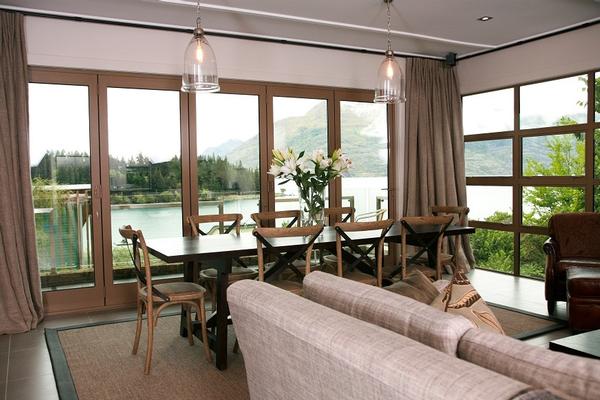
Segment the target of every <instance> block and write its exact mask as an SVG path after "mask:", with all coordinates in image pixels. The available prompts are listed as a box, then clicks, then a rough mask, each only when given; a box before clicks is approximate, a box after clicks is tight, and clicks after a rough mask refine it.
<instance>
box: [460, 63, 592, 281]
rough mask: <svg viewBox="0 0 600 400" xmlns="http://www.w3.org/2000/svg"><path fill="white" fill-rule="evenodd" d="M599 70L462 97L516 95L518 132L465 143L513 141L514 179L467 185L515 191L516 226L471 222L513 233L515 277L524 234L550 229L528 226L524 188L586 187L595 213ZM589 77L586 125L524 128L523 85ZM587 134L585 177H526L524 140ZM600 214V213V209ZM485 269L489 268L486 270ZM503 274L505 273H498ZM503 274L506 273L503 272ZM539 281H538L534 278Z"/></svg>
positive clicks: (489, 179)
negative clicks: (503, 92)
mask: <svg viewBox="0 0 600 400" xmlns="http://www.w3.org/2000/svg"><path fill="white" fill-rule="evenodd" d="M597 72H599V71H598V70H592V71H589V70H588V71H583V72H580V73H570V74H567V75H562V76H558V77H553V78H550V79H543V80H536V81H531V82H526V83H522V84H518V85H513V86H506V87H500V88H496V89H493V90H486V91H482V92H474V93H468V94H464V95H462V97H465V96H471V95H476V94H481V93H487V92H491V91H496V90H502V89H509V88H512V89H513V92H514V93H513V94H514V111H513V116H514V130H511V131H503V132H491V133H482V134H469V135H465V136H464V141H465V143H469V142H480V141H487V140H495V139H511V140H512V151H513V157H512V171H513V173H512V176H510V177H500V176H495V177H494V176H485V177H484V176H481V177H467V178H466V182H467V186H471V185H476V186H509V187H512V188H513V200H512V223H510V224H501V223H492V222H485V221H475V220H473V221H469V224H470V225H471V226H474V227H475V228H481V229H492V230H499V231H505V232H512V233H513V237H514V240H513V246H514V251H513V254H514V259H513V272H512V275H516V276H521V254H520V248H521V235H522V234H538V235H547V234H548V229H547V228H546V227H538V226H527V225H523V208H522V207H523V188H524V187H526V186H550V187H583V188H584V196H585V208H584V210H585V211H594V187H595V186H596V187H598V186H599V185H600V177H594V131H595V130H596V129H600V122H596V121H594V113H595V110H594V100H595V99H594V96H595V90H594V84H595V74H596V73H597ZM584 74H585V75H586V76H587V84H588V87H587V94H588V96H587V104H588V106H587V121H586V123H582V124H575V125H567V126H548V127H542V128H529V129H521V126H520V91H521V88H522V87H523V86H527V85H531V84H536V83H543V82H549V81H553V80H557V79H562V78H568V77H573V76H578V75H584ZM579 132H583V133H584V134H585V167H584V175H581V176H524V175H523V168H522V154H523V153H522V147H523V138H527V137H534V136H552V135H556V134H565V133H579ZM598 145H600V143H599V144H598ZM597 211H600V210H597ZM483 269H485V268H483ZM495 272H501V271H495ZM501 273H502V272H501ZM532 279H538V278H532Z"/></svg>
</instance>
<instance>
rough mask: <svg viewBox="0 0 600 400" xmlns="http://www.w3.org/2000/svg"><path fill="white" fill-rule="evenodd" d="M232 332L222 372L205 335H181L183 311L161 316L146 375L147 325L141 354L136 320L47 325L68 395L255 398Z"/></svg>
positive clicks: (89, 398) (92, 399) (68, 399)
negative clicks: (136, 344) (63, 326)
mask: <svg viewBox="0 0 600 400" xmlns="http://www.w3.org/2000/svg"><path fill="white" fill-rule="evenodd" d="M145 322H146V321H144V323H145ZM230 329H231V328H230ZM230 333H231V334H230V335H229V336H228V338H229V339H230V343H229V354H228V360H227V361H228V368H227V369H226V370H225V371H219V370H218V369H217V368H216V367H215V365H214V361H213V363H212V364H210V363H208V361H206V359H205V357H204V351H203V348H202V342H200V340H199V339H197V338H195V344H194V346H190V345H189V344H188V341H187V338H183V337H181V336H179V316H169V317H163V318H160V319H159V322H158V325H157V327H156V329H155V331H154V350H153V355H152V369H151V371H150V375H144V360H145V354H146V329H145V326H144V329H143V330H142V337H141V339H140V347H139V349H138V354H137V355H135V356H134V355H132V354H131V349H132V347H133V338H134V335H135V321H126V322H118V323H107V324H100V325H92V326H90V325H88V326H81V327H74V328H67V329H57V330H54V329H46V340H47V343H48V348H49V351H50V357H51V359H52V366H53V369H54V375H55V379H56V384H57V389H58V392H59V396H60V398H61V399H62V400H73V399H80V400H96V399H102V400H105V399H106V400H108V399H115V400H117V399H126V400H133V399H145V400H150V399H181V400H187V399H194V400H196V399H207V400H213V399H214V400H238V399H249V395H248V387H247V384H246V372H245V370H244V363H243V360H242V356H241V354H240V353H238V354H234V353H233V352H232V348H233V344H234V341H235V336H234V334H233V331H231V332H230ZM213 356H214V353H213Z"/></svg>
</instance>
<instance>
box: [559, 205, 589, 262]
mask: <svg viewBox="0 0 600 400" xmlns="http://www.w3.org/2000/svg"><path fill="white" fill-rule="evenodd" d="M548 231H549V232H548V233H549V235H550V237H551V238H552V239H554V240H555V241H556V242H557V244H558V251H559V253H560V254H559V257H561V258H571V257H573V258H577V257H581V258H600V246H599V245H598V244H599V242H598V238H599V237H600V213H597V212H595V213H593V212H580V213H560V214H554V215H553V216H552V217H550V220H549V221H548Z"/></svg>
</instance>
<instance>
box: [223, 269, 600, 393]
mask: <svg viewBox="0 0 600 400" xmlns="http://www.w3.org/2000/svg"><path fill="white" fill-rule="evenodd" d="M304 296H305V297H306V298H302V297H299V296H297V295H293V294H290V293H288V292H285V291H283V290H280V289H278V288H276V287H273V286H271V285H269V284H266V283H262V282H256V281H240V282H237V283H235V284H233V285H232V286H231V287H230V288H229V290H228V297H229V305H230V309H231V315H232V319H233V323H234V328H235V331H236V335H237V337H238V340H239V344H240V348H241V350H242V353H243V355H244V362H245V366H246V373H247V379H248V386H249V390H250V396H251V398H252V399H260V400H271V399H273V400H275V399H278V400H292V399H324V400H329V399H331V400H333V399H336V400H337V399H367V398H368V399H519V400H526V399H527V400H529V399H556V398H581V399H598V398H600V362H598V361H594V360H588V359H583V358H579V357H574V356H569V355H566V354H561V353H554V352H551V351H549V350H545V349H542V348H538V347H535V346H531V345H527V344H525V343H522V342H520V341H518V340H515V339H512V338H509V337H506V336H502V335H498V334H494V333H490V332H485V331H482V330H479V329H475V328H473V325H472V324H471V323H470V322H469V321H468V320H466V319H465V318H463V317H461V316H453V315H449V314H446V313H444V312H441V311H438V310H436V309H433V308H432V307H430V306H428V305H425V304H423V303H419V302H416V301H414V300H412V299H410V298H407V297H404V296H400V295H397V294H395V293H391V292H388V291H386V290H383V289H379V288H377V287H372V286H368V285H364V284H360V283H357V282H353V281H350V280H346V279H343V278H338V277H336V276H333V275H329V274H324V273H320V272H313V273H311V274H310V275H308V276H307V277H306V278H305V280H304Z"/></svg>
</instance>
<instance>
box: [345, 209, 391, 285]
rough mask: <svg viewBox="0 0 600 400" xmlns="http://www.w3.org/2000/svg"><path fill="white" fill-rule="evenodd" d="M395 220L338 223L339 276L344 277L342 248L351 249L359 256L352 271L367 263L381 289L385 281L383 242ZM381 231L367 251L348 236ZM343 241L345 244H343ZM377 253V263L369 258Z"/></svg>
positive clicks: (351, 266) (352, 265)
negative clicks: (350, 233) (370, 254)
mask: <svg viewBox="0 0 600 400" xmlns="http://www.w3.org/2000/svg"><path fill="white" fill-rule="evenodd" d="M393 224H394V220H392V219H386V220H384V221H371V222H338V223H337V224H335V232H336V240H335V249H336V258H337V270H338V276H343V269H342V268H343V266H342V258H343V254H342V247H350V248H351V249H352V251H353V252H354V254H355V255H356V256H357V257H356V260H354V261H353V262H352V264H350V267H349V268H350V269H351V270H352V269H353V268H355V267H356V266H357V265H358V264H360V263H367V264H369V265H370V266H371V268H372V269H373V272H374V273H375V276H376V277H377V286H379V287H381V285H382V280H383V242H384V239H385V235H386V234H387V233H388V231H389V230H390V228H391V227H392V225H393ZM375 230H379V231H380V233H379V236H378V237H376V238H374V239H373V240H372V241H370V243H369V244H370V246H369V247H367V248H366V249H364V248H362V247H360V246H359V245H357V244H356V243H355V242H354V241H353V239H352V238H351V237H350V235H348V233H349V232H364V231H375ZM342 239H343V243H342ZM372 251H375V263H373V260H371V258H370V257H369V253H371V252H372Z"/></svg>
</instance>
